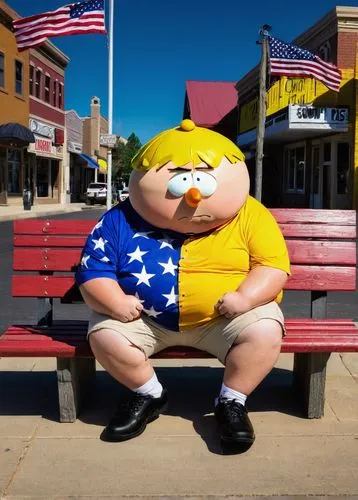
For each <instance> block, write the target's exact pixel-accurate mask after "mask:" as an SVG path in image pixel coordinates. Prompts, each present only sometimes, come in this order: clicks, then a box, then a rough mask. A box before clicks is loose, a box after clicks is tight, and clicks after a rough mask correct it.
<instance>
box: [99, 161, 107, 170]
mask: <svg viewBox="0 0 358 500" xmlns="http://www.w3.org/2000/svg"><path fill="white" fill-rule="evenodd" d="M98 165H99V171H100V173H101V174H106V173H107V162H106V160H102V159H100V160H98Z"/></svg>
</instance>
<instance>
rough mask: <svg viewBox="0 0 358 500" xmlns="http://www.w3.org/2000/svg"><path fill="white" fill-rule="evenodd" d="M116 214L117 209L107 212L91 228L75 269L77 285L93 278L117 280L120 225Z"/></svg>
mask: <svg viewBox="0 0 358 500" xmlns="http://www.w3.org/2000/svg"><path fill="white" fill-rule="evenodd" d="M118 215H119V214H118V212H117V211H113V210H111V211H109V212H107V213H106V214H105V215H104V216H103V217H102V218H101V219H100V221H99V222H98V223H97V224H96V225H95V226H94V228H93V229H92V232H91V234H90V235H89V236H88V238H87V241H86V244H85V246H84V248H83V251H82V256H81V262H80V265H79V266H78V269H77V273H76V282H77V284H78V285H82V283H85V282H86V281H89V280H92V279H94V278H110V279H113V280H116V281H117V263H118V259H119V245H118V242H119V225H120V224H119V222H120V221H119V216H118Z"/></svg>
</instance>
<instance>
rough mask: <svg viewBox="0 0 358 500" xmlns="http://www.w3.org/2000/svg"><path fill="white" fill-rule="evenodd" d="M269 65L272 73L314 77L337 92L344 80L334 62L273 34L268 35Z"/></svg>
mask: <svg viewBox="0 0 358 500" xmlns="http://www.w3.org/2000/svg"><path fill="white" fill-rule="evenodd" d="M268 48H269V51H268V52H269V54H268V55H269V67H270V73H271V75H279V76H291V77H313V78H316V79H317V80H319V81H320V82H322V83H323V84H324V85H326V87H328V88H329V89H331V90H334V91H335V92H338V91H339V87H340V84H341V80H342V74H341V72H340V70H339V69H338V68H337V66H335V65H334V64H331V63H328V62H326V61H323V59H321V58H320V57H318V56H317V55H315V54H313V52H310V51H309V50H306V49H301V48H300V47H298V46H297V45H291V44H288V43H285V42H282V41H281V40H278V39H277V38H273V37H272V36H269V37H268Z"/></svg>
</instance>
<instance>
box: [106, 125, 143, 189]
mask: <svg viewBox="0 0 358 500" xmlns="http://www.w3.org/2000/svg"><path fill="white" fill-rule="evenodd" d="M141 147H142V144H141V142H140V140H139V138H138V137H137V136H136V135H135V134H134V133H132V134H131V135H130V136H129V137H128V141H127V143H126V144H123V143H122V142H120V143H119V144H118V146H117V148H116V149H114V150H113V178H114V179H115V180H124V181H125V182H126V184H128V180H129V176H130V173H131V171H132V167H131V160H132V158H133V156H135V155H136V154H137V152H138V151H139V150H140V148H141Z"/></svg>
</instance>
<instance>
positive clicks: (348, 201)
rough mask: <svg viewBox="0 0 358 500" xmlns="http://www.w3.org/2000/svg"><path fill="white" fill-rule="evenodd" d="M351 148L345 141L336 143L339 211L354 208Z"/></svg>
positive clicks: (336, 200)
mask: <svg viewBox="0 0 358 500" xmlns="http://www.w3.org/2000/svg"><path fill="white" fill-rule="evenodd" d="M350 159H351V148H350V144H349V143H348V142H345V141H339V142H337V143H336V162H335V164H336V169H335V174H336V175H335V177H336V179H335V181H336V182H335V207H334V208H338V209H349V208H352V184H353V183H352V180H351V179H352V177H353V175H352V171H351V162H350Z"/></svg>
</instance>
